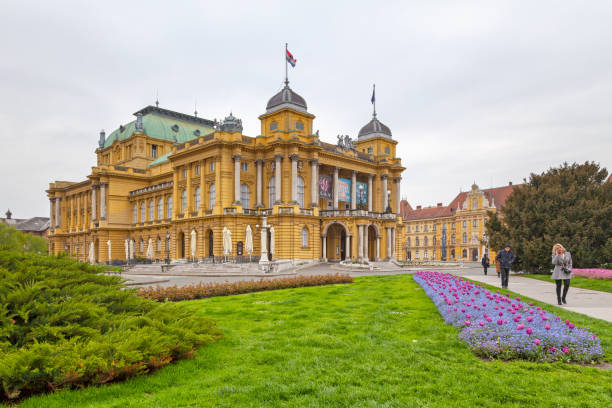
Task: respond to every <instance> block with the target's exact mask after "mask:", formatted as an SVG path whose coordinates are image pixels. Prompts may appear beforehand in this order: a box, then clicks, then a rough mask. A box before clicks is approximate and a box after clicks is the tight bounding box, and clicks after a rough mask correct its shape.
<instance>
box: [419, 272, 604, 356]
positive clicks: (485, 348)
mask: <svg viewBox="0 0 612 408" xmlns="http://www.w3.org/2000/svg"><path fill="white" fill-rule="evenodd" d="M414 280H415V281H416V282H417V283H418V284H419V285H421V287H422V288H423V289H424V290H425V293H427V296H429V297H430V298H431V299H432V300H433V301H434V303H435V305H436V307H437V308H438V310H439V311H440V314H441V315H442V317H443V318H444V320H445V321H446V323H449V324H452V325H453V326H455V327H457V328H459V329H461V333H460V334H459V338H460V339H461V340H463V341H465V342H466V343H467V344H468V346H469V347H470V349H471V350H472V351H474V352H475V353H476V354H477V355H479V356H482V357H487V358H499V359H504V360H511V359H524V360H532V361H557V360H561V361H566V362H569V361H576V362H583V363H589V362H592V361H597V360H600V359H601V358H603V356H604V352H603V348H602V346H601V343H600V341H599V339H598V338H597V336H596V335H595V334H593V333H591V332H589V331H588V330H586V329H581V328H577V327H575V325H574V324H573V323H571V322H570V321H569V320H565V321H563V320H562V319H561V318H560V317H558V316H554V315H552V314H550V313H548V312H547V311H546V310H544V309H542V308H540V307H539V306H538V307H534V306H533V303H532V302H529V304H524V303H522V302H521V300H520V298H516V299H511V298H510V297H509V295H505V296H504V295H502V294H501V293H500V292H499V291H497V293H495V292H491V291H489V290H487V289H485V288H483V287H482V286H480V285H476V284H474V283H472V282H469V281H466V280H463V279H461V278H458V277H456V276H453V275H451V274H447V273H440V272H428V271H420V272H417V273H416V274H415V275H414Z"/></svg>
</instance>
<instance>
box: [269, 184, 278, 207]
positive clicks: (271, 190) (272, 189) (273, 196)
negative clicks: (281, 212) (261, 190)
mask: <svg viewBox="0 0 612 408" xmlns="http://www.w3.org/2000/svg"><path fill="white" fill-rule="evenodd" d="M275 200H276V182H275V181H274V177H270V181H269V182H268V207H270V208H272V206H273V205H274V201H275Z"/></svg>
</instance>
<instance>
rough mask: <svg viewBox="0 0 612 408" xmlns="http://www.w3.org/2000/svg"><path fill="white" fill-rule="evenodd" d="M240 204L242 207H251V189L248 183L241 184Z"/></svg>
mask: <svg viewBox="0 0 612 408" xmlns="http://www.w3.org/2000/svg"><path fill="white" fill-rule="evenodd" d="M240 204H242V208H251V190H250V189H249V186H247V185H246V184H241V185H240Z"/></svg>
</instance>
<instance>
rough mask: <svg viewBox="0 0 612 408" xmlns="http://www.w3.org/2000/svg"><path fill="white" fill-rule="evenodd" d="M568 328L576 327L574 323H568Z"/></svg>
mask: <svg viewBox="0 0 612 408" xmlns="http://www.w3.org/2000/svg"><path fill="white" fill-rule="evenodd" d="M567 326H568V327H569V328H570V329H573V328H574V327H576V325H575V324H574V323H570V324H568V325H567Z"/></svg>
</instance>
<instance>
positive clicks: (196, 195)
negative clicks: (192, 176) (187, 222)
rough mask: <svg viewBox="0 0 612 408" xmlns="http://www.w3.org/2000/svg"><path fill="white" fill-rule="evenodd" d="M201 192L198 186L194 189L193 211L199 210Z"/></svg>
mask: <svg viewBox="0 0 612 408" xmlns="http://www.w3.org/2000/svg"><path fill="white" fill-rule="evenodd" d="M201 192H202V190H200V186H198V187H196V189H195V193H194V196H193V202H194V203H195V208H194V209H193V210H194V211H198V209H199V208H200V193H201Z"/></svg>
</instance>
